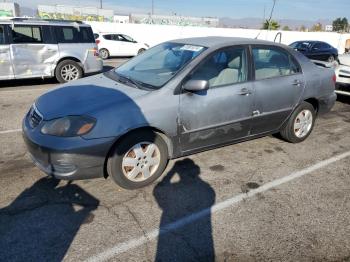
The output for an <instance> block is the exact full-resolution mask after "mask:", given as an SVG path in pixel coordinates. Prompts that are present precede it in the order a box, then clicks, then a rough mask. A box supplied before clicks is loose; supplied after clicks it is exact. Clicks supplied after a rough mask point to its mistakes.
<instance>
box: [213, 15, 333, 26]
mask: <svg viewBox="0 0 350 262" xmlns="http://www.w3.org/2000/svg"><path fill="white" fill-rule="evenodd" d="M277 21H278V23H279V24H280V25H281V26H282V27H283V26H286V25H287V26H289V28H291V29H295V28H299V27H301V26H302V25H303V26H305V27H307V28H311V27H312V26H313V25H314V24H317V23H321V24H322V25H324V26H325V25H331V24H332V21H331V20H327V19H320V20H317V21H309V20H295V19H277ZM219 23H220V26H223V27H236V28H252V29H260V28H261V26H262V23H263V19H262V18H254V17H247V18H237V19H234V18H230V17H222V18H220V22H219Z"/></svg>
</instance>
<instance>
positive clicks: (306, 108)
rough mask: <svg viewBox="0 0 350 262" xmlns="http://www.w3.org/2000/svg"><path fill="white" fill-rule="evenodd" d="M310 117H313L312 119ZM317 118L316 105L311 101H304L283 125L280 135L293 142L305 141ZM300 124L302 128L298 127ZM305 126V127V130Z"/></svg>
mask: <svg viewBox="0 0 350 262" xmlns="http://www.w3.org/2000/svg"><path fill="white" fill-rule="evenodd" d="M309 117H312V118H311V120H310V118H309ZM315 120H316V111H315V109H314V107H313V106H312V105H311V104H310V103H307V102H302V103H301V104H300V105H299V106H298V107H297V108H296V109H295V110H294V112H293V113H292V115H291V116H290V118H289V119H288V121H287V123H286V124H285V125H284V126H283V128H282V130H281V131H280V135H281V136H282V138H284V139H285V140H287V141H288V142H291V143H300V142H303V141H304V140H305V139H306V138H308V137H309V135H310V134H311V132H312V130H313V128H314V125H315ZM298 124H299V125H298ZM299 126H300V128H297V127H299ZM303 128H305V129H304V130H303Z"/></svg>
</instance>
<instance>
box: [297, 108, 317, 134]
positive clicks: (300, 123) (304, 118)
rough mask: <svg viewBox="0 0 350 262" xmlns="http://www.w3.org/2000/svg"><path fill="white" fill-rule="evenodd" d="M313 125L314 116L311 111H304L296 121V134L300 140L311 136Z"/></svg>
mask: <svg viewBox="0 0 350 262" xmlns="http://www.w3.org/2000/svg"><path fill="white" fill-rule="evenodd" d="M312 124H313V116H312V113H311V111H310V110H307V109H304V110H303V111H301V112H300V113H299V114H298V115H297V117H296V118H295V120H294V127H293V129H294V134H295V136H296V137H298V138H303V137H305V136H306V135H307V134H309V132H310V130H311V128H312Z"/></svg>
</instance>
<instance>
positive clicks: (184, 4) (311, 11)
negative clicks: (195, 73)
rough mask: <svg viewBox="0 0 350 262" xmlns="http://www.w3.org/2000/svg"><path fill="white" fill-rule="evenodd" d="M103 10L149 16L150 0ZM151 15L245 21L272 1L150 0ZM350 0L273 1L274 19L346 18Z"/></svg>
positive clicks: (88, 2) (107, 4)
mask: <svg viewBox="0 0 350 262" xmlns="http://www.w3.org/2000/svg"><path fill="white" fill-rule="evenodd" d="M0 1H1V0H0ZM15 1H16V2H17V3H19V4H20V5H21V6H27V7H31V8H36V6H37V5H38V4H50V5H51V4H52V5H55V4H63V5H64V4H66V5H77V6H99V1H100V0H15ZM102 1H103V7H104V8H107V9H114V10H115V11H116V13H122V14H123V13H125V14H128V13H130V12H131V13H149V12H151V6H152V0H102ZM153 1H154V7H155V14H173V13H176V14H178V15H186V16H212V17H230V18H247V17H256V18H262V17H263V16H264V8H265V10H266V11H265V14H266V16H268V15H269V13H270V11H271V7H272V3H273V1H272V0H153ZM349 10H350V0H277V2H276V8H275V12H274V18H275V19H296V20H318V19H331V20H333V19H335V18H337V17H348V18H350V15H349Z"/></svg>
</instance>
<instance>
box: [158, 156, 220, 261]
mask: <svg viewBox="0 0 350 262" xmlns="http://www.w3.org/2000/svg"><path fill="white" fill-rule="evenodd" d="M153 195H154V197H155V199H156V200H157V203H158V205H159V206H160V208H161V209H162V211H163V213H162V217H161V221H160V234H159V238H158V245H157V254H156V259H155V261H157V262H160V261H163V262H165V261H214V260H215V251H214V244H213V236H212V225H211V215H210V212H206V213H205V215H203V216H201V218H200V219H198V220H195V221H193V222H192V223H184V225H183V226H176V224H174V223H179V220H181V219H182V218H185V217H188V216H190V215H193V214H194V213H197V212H200V211H202V210H205V209H210V207H211V206H212V205H213V204H214V203H215V191H214V190H213V188H212V187H211V186H210V185H209V184H208V183H206V182H204V181H203V180H202V179H201V178H200V168H199V166H198V165H196V164H195V163H194V162H193V161H192V160H191V159H188V158H187V159H184V160H179V161H177V162H176V163H175V164H174V166H173V168H172V169H171V170H170V171H169V172H168V173H167V174H166V176H165V177H164V178H163V180H162V181H161V182H159V183H158V184H157V185H156V186H155V188H154V191H153ZM181 221H183V220H181ZM180 223H181V222H180ZM169 225H170V227H169ZM177 225H178V224H177ZM171 228H173V229H174V230H171ZM169 229H170V230H169Z"/></svg>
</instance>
